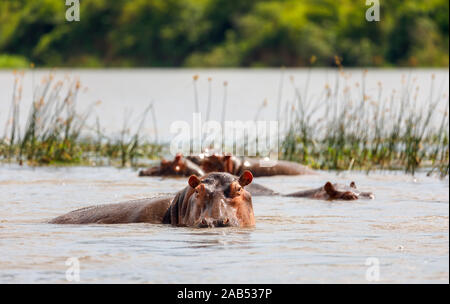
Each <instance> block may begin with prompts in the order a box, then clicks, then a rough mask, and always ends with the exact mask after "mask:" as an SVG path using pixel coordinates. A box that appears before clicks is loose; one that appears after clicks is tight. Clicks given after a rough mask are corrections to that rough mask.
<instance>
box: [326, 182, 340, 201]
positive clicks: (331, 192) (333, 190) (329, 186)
mask: <svg viewBox="0 0 450 304" xmlns="http://www.w3.org/2000/svg"><path fill="white" fill-rule="evenodd" d="M323 188H324V190H325V192H326V193H327V194H328V195H329V196H330V197H332V198H333V197H335V196H336V195H337V190H336V188H334V186H333V184H332V183H330V182H327V183H326V184H325V186H324V187H323Z"/></svg>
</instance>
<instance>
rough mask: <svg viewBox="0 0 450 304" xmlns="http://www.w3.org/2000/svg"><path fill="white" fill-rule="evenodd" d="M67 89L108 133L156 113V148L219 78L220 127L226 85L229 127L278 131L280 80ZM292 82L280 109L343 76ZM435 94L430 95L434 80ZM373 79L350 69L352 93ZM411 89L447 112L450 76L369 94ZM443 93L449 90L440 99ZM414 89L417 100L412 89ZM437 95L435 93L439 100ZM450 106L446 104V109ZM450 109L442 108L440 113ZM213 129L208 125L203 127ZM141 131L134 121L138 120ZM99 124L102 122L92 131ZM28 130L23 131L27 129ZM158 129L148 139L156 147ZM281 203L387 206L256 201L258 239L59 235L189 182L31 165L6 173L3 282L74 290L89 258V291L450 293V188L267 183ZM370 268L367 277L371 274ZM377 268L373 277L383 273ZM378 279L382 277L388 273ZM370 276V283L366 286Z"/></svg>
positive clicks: (225, 232)
mask: <svg viewBox="0 0 450 304" xmlns="http://www.w3.org/2000/svg"><path fill="white" fill-rule="evenodd" d="M48 73H49V71H48V70H37V71H34V72H31V71H27V72H26V73H25V75H24V78H23V81H22V85H23V99H22V101H21V105H20V106H21V117H20V124H21V126H22V127H23V126H24V124H25V121H26V114H27V111H28V108H29V105H30V103H31V101H32V87H33V86H37V85H38V84H39V83H40V80H41V78H42V77H43V76H45V75H48ZM54 73H55V79H64V77H66V76H68V77H71V79H74V78H75V77H79V79H80V81H81V82H82V85H83V88H82V90H81V93H80V95H79V98H78V101H79V106H80V108H83V107H84V108H87V107H88V105H89V104H90V103H92V102H96V101H98V100H100V101H101V103H98V105H97V106H96V107H95V110H94V111H93V113H92V114H93V115H92V117H91V118H92V119H95V116H97V115H98V116H99V117H100V123H101V125H102V127H103V128H104V130H105V133H108V134H113V133H114V132H118V130H120V129H121V127H122V122H123V119H124V116H125V115H126V114H127V115H129V116H131V117H138V116H139V114H140V113H141V112H142V109H144V108H145V107H146V106H147V105H148V104H149V103H150V102H152V101H153V102H154V106H155V110H156V116H157V126H158V136H159V138H160V140H161V139H162V140H165V141H166V140H168V139H170V137H171V135H172V134H171V133H170V132H169V129H170V125H171V123H172V122H173V121H175V120H184V121H187V122H191V121H192V111H193V109H194V104H195V103H194V88H193V78H192V76H193V75H199V79H198V82H197V86H198V88H197V89H198V96H199V103H200V108H201V112H202V114H203V115H205V112H206V111H205V108H206V101H207V95H208V77H211V78H212V82H211V84H212V106H213V112H212V113H211V116H210V119H215V120H220V119H221V115H222V113H221V110H219V109H221V108H222V100H223V93H224V92H223V83H224V82H225V81H227V82H228V86H227V98H228V103H227V106H226V118H227V119H233V120H248V119H253V118H254V117H255V114H256V112H257V109H258V108H259V107H260V106H261V104H262V102H263V100H264V99H267V106H266V107H264V108H263V109H262V111H261V113H260V116H259V119H261V120H273V119H276V109H277V101H278V98H279V95H278V94H279V89H278V87H279V84H280V79H281V75H282V73H281V72H280V70H266V69H263V70H259V69H255V70H183V69H182V70H171V69H168V70H151V69H150V70H147V69H142V70H57V71H55V72H54ZM308 73H309V72H308V70H306V69H292V70H291V69H287V70H285V71H284V74H283V75H284V76H283V77H284V80H283V82H282V83H283V89H282V91H281V93H282V94H281V100H282V104H283V109H282V115H285V114H286V113H285V111H284V105H285V104H287V103H288V102H293V98H294V89H293V87H292V85H291V83H290V80H289V79H290V76H293V79H294V81H295V84H296V86H298V87H299V89H300V91H301V92H305V88H306V87H308V92H309V93H308V94H309V96H310V98H315V97H317V96H319V95H320V94H321V92H323V90H324V87H325V86H326V85H329V86H330V87H332V88H333V87H335V85H336V81H337V79H338V78H336V76H337V75H338V76H339V74H338V73H337V71H336V70H328V69H314V70H312V71H311V74H310V77H311V78H310V80H309V84H308V85H307V84H306V83H307V79H308V76H307V75H308ZM433 74H434V75H435V76H434V77H435V84H434V86H433V87H432V85H431V80H432V78H433V76H432V75H433ZM363 75H364V71H363V70H361V69H355V70H347V72H346V74H345V75H344V76H339V77H341V78H342V79H340V80H339V81H340V83H341V88H342V89H344V88H345V87H346V86H351V87H352V88H353V89H356V88H357V85H358V84H359V85H361V83H362V77H363ZM405 81H406V82H408V81H411V87H412V88H413V89H414V87H420V90H419V91H415V92H416V93H417V94H418V95H419V97H418V100H419V104H418V105H419V110H420V102H421V101H423V100H426V98H427V96H429V92H430V89H431V90H432V91H433V92H436V94H438V95H442V96H441V97H439V98H443V100H444V102H443V103H442V105H444V108H445V106H446V105H447V107H448V70H442V69H441V70H401V69H396V70H369V72H368V74H367V78H366V87H367V94H368V95H372V96H375V95H376V94H377V92H378V88H379V84H378V82H380V83H381V84H382V86H383V94H384V97H383V98H385V97H386V96H389V94H391V92H392V90H393V89H396V90H397V92H398V91H400V88H401V87H402V85H403V84H404V82H405ZM13 83H14V77H13V74H12V71H0V132H1V133H0V136H3V130H4V127H5V125H6V122H7V121H8V116H7V115H8V110H9V106H10V104H11V97H12V88H13ZM441 85H442V87H441ZM414 90H416V89H414ZM435 97H436V95H435ZM445 101H446V102H445ZM436 110H440V109H436ZM203 117H204V116H203ZM131 121H135V120H133V119H131ZM91 122H92V120H91ZM22 130H23V128H22ZM155 131H156V130H155V129H154V128H153V123H149V124H147V125H146V126H145V127H144V130H143V133H144V134H146V135H147V136H148V137H149V138H150V139H152V138H153V137H154V136H155ZM255 180H256V182H258V183H260V184H263V185H265V186H268V187H270V188H272V189H274V190H277V191H279V192H281V193H288V192H293V191H298V190H303V189H308V188H311V187H318V186H321V185H323V184H324V183H325V182H326V181H328V180H330V181H334V182H345V183H349V182H350V181H352V180H354V181H355V182H356V183H357V185H358V186H359V187H360V188H361V189H362V190H364V191H372V192H374V193H375V195H376V198H375V200H371V201H365V200H360V201H356V202H327V201H317V200H310V199H304V198H283V197H254V199H253V204H254V209H255V215H256V226H255V227H254V228H251V229H236V228H216V229H189V228H174V227H171V226H166V225H149V224H130V225H86V226H76V225H68V226H64V225H50V224H47V223H46V221H48V220H49V219H51V218H52V217H55V216H58V215H60V214H63V213H66V212H68V211H71V210H73V209H77V208H80V207H84V206H89V205H92V204H100V203H108V202H111V203H115V202H121V201H124V200H130V199H137V198H143V197H150V196H155V195H160V194H167V193H175V192H176V191H178V190H180V189H182V188H183V187H184V186H185V185H186V182H187V181H186V179H160V178H138V177H137V172H136V171H133V170H131V169H116V168H113V167H98V168H96V167H93V168H87V167H68V168H67V167H63V168H61V167H59V168H58V167H40V168H31V167H26V166H25V167H19V166H17V165H7V164H0V193H1V195H0V283H23V282H25V283H44V282H45V283H46V282H51V283H60V282H61V283H64V282H67V280H66V271H67V269H68V268H69V266H67V265H66V264H65V263H66V261H67V260H68V259H70V258H77V259H78V261H79V266H80V282H82V283H103V282H111V283H118V282H130V283H147V282H148V283H188V282H189V283H240V282H242V283H244V282H248V283H314V282H320V283H322V282H324V283H351V282H356V283H368V282H372V280H374V279H375V280H376V278H377V276H376V274H377V273H378V274H379V278H378V279H379V281H378V282H381V283H403V282H410V283H419V282H420V283H448V282H449V271H448V269H449V231H448V229H449V198H448V195H449V181H448V178H447V179H445V180H440V179H438V178H437V177H427V176H426V175H425V174H424V173H419V174H418V175H416V177H412V176H409V175H404V174H403V173H397V172H375V173H371V174H370V175H369V176H367V175H365V174H363V173H356V172H352V173H344V174H340V175H336V173H335V172H321V174H319V175H314V176H297V177H267V178H256V179H255ZM366 262H367V264H368V265H366ZM373 267H375V268H373ZM377 267H378V268H377ZM367 274H368V276H367Z"/></svg>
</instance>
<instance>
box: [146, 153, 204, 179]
mask: <svg viewBox="0 0 450 304" xmlns="http://www.w3.org/2000/svg"><path fill="white" fill-rule="evenodd" d="M191 175H197V176H203V175H205V172H204V171H203V170H202V169H201V168H200V166H198V165H197V164H195V163H194V162H192V161H190V160H189V159H186V158H184V157H183V156H182V155H181V154H177V155H176V156H175V158H174V159H173V160H172V161H167V160H165V159H163V160H161V163H160V164H159V166H154V167H151V168H149V169H147V170H141V171H139V176H141V177H142V176H173V177H180V176H191Z"/></svg>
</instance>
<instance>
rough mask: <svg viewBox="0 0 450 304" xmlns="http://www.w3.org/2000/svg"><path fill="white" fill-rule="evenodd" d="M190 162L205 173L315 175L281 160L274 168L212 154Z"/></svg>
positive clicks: (190, 157) (255, 162) (308, 169)
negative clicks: (245, 171) (247, 172)
mask: <svg viewBox="0 0 450 304" xmlns="http://www.w3.org/2000/svg"><path fill="white" fill-rule="evenodd" d="M187 158H188V159H189V160H191V161H193V162H195V163H196V164H197V165H198V166H200V167H201V169H202V170H203V171H204V172H205V173H208V172H228V173H231V174H234V175H239V174H241V173H242V172H244V170H248V171H250V172H252V174H253V176H255V177H260V176H274V175H303V174H315V172H314V171H313V170H311V169H310V168H308V167H306V166H303V165H300V164H298V163H294V162H289V161H283V160H279V161H277V162H276V163H275V165H273V166H268V167H266V166H261V163H262V159H257V158H244V159H242V160H241V159H240V158H238V157H235V156H232V155H222V154H212V155H204V154H202V155H201V156H198V155H194V156H188V157H187Z"/></svg>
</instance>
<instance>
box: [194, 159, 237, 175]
mask: <svg viewBox="0 0 450 304" xmlns="http://www.w3.org/2000/svg"><path fill="white" fill-rule="evenodd" d="M201 167H202V169H203V171H205V172H227V173H230V174H236V172H237V171H238V169H239V167H240V161H239V160H238V159H237V158H236V157H234V156H231V155H219V154H213V155H211V156H208V157H205V158H204V159H203V161H202V163H201Z"/></svg>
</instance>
